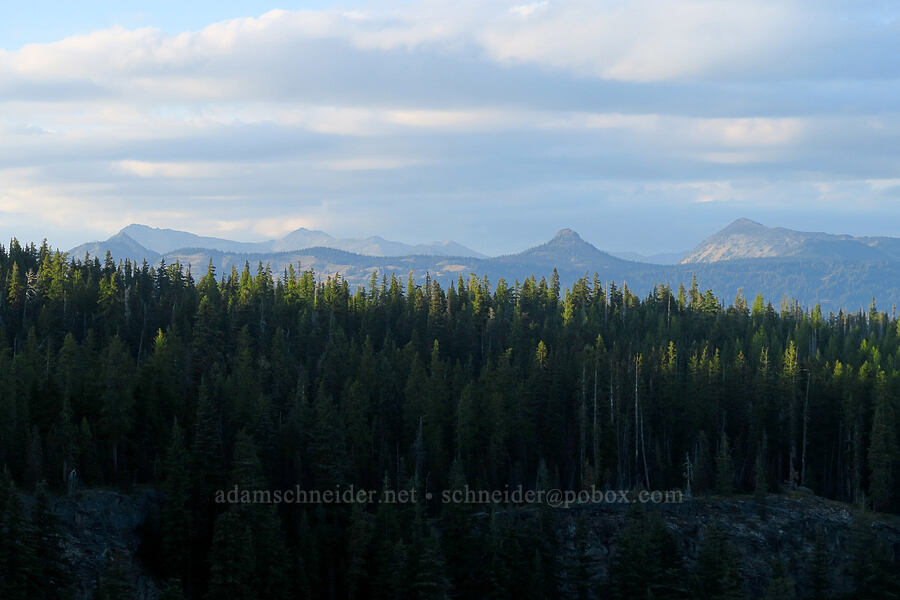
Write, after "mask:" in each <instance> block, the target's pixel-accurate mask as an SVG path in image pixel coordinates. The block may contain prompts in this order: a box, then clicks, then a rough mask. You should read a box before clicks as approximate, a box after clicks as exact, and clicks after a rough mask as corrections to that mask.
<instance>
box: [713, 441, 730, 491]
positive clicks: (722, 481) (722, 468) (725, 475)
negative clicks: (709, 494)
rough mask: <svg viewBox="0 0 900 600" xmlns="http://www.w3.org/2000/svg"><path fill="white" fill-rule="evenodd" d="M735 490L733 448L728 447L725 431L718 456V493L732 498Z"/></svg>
mask: <svg viewBox="0 0 900 600" xmlns="http://www.w3.org/2000/svg"><path fill="white" fill-rule="evenodd" d="M733 489H734V469H733V467H732V463H731V448H730V446H729V445H728V435H727V434H726V433H725V432H724V431H723V432H722V440H721V441H720V442H719V452H718V454H717V455H716V493H718V494H721V495H722V496H730V495H731V493H732V491H733Z"/></svg>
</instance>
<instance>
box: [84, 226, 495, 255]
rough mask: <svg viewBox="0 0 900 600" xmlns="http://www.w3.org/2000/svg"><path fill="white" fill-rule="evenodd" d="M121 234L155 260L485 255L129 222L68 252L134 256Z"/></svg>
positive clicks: (373, 239)
mask: <svg viewBox="0 0 900 600" xmlns="http://www.w3.org/2000/svg"><path fill="white" fill-rule="evenodd" d="M122 235H124V236H126V237H127V238H129V239H130V240H131V241H132V242H134V243H136V244H138V245H139V246H141V247H143V248H144V249H145V250H147V251H149V253H153V254H152V255H151V257H152V258H154V259H155V258H156V257H157V256H161V255H164V254H167V253H170V252H174V251H176V250H180V249H185V248H206V249H209V250H219V251H222V252H242V253H251V254H253V253H266V252H287V251H296V250H301V249H303V248H311V247H316V246H320V247H324V248H335V249H338V250H346V251H349V252H356V253H358V254H362V255H367V256H407V255H418V254H421V255H426V256H470V257H476V258H480V257H484V256H485V255H484V254H481V253H480V252H476V251H475V250H472V249H471V248H468V247H466V246H463V245H462V244H460V243H458V242H454V241H452V240H449V241H443V242H429V243H425V244H406V243H403V242H397V241H393V240H388V239H385V238H383V237H381V236H369V237H366V238H336V237H334V236H332V235H330V234H328V233H325V232H324V231H318V230H313V229H306V228H305V227H301V228H299V229H295V230H294V231H291V232H289V233H287V234H285V235H283V236H281V237H279V238H273V239H269V240H264V241H261V242H238V241H234V240H229V239H225V238H218V237H209V236H201V235H197V234H194V233H190V232H188V231H181V230H178V229H167V228H159V227H149V226H147V225H141V224H139V223H132V224H130V225H128V226H126V227H123V228H122V229H121V230H120V231H119V232H118V233H116V234H115V235H113V236H112V237H110V238H108V239H106V240H102V241H94V242H88V243H86V244H81V245H79V246H76V247H75V248H72V249H71V250H70V251H69V253H70V254H73V255H79V254H83V253H84V252H86V251H91V253H92V254H95V255H96V254H105V249H104V251H103V252H97V249H98V248H106V247H115V248H116V249H117V250H118V251H119V252H120V253H121V252H122V251H125V252H126V253H130V254H122V257H123V258H125V257H127V258H135V255H134V252H136V251H137V250H138V249H137V248H131V249H128V248H127V247H126V246H123V245H122V244H121V238H119V236H122Z"/></svg>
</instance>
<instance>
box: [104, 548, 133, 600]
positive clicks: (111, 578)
mask: <svg viewBox="0 0 900 600" xmlns="http://www.w3.org/2000/svg"><path fill="white" fill-rule="evenodd" d="M128 560H129V558H128V556H127V554H125V552H124V551H121V550H110V551H109V552H108V554H107V557H106V569H105V570H104V572H103V574H102V575H101V576H100V581H98V582H97V592H96V597H97V600H121V599H122V598H133V597H134V595H135V588H134V584H133V583H132V581H131V579H130V576H129V574H128Z"/></svg>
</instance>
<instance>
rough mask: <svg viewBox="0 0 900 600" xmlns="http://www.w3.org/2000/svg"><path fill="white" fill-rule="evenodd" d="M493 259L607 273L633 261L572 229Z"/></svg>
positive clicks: (550, 268) (540, 267) (539, 269)
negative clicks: (535, 244)
mask: <svg viewBox="0 0 900 600" xmlns="http://www.w3.org/2000/svg"><path fill="white" fill-rule="evenodd" d="M491 262H493V263H497V264H515V263H525V264H528V265H529V266H531V267H532V268H537V269H538V271H539V272H546V271H547V270H548V269H549V270H551V271H552V270H553V269H554V268H555V269H557V270H558V271H561V270H565V271H567V272H568V271H571V272H577V273H580V274H581V275H584V274H585V272H590V273H593V272H594V271H596V272H598V273H600V274H603V272H605V271H608V270H609V269H611V268H620V269H621V268H627V267H628V266H629V265H632V264H633V263H631V262H630V261H625V260H622V259H621V258H616V257H615V256H613V255H612V254H609V253H607V252H603V251H601V250H598V249H597V248H595V247H594V246H592V245H591V244H589V243H587V242H585V241H584V240H583V239H581V236H580V235H578V234H577V233H575V232H574V231H572V230H571V229H562V230H560V231H559V232H557V234H556V235H555V236H553V239H551V240H550V241H549V242H547V243H545V244H541V245H540V246H535V247H533V248H529V249H527V250H525V251H523V252H519V253H518V254H509V255H506V256H498V257H496V258H494V259H491Z"/></svg>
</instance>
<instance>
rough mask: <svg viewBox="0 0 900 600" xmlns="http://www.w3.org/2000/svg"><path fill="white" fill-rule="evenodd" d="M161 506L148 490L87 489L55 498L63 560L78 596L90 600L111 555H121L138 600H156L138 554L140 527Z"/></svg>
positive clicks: (157, 498)
mask: <svg viewBox="0 0 900 600" xmlns="http://www.w3.org/2000/svg"><path fill="white" fill-rule="evenodd" d="M160 502H161V497H160V495H159V494H158V493H157V492H154V491H152V490H140V491H136V492H134V493H132V494H122V493H119V492H114V491H107V490H87V491H84V492H80V493H78V494H77V495H75V496H72V497H60V498H56V499H54V501H53V503H52V510H53V512H54V513H55V514H56V515H57V517H59V520H60V525H61V527H62V533H63V548H64V550H65V560H66V562H68V563H69V565H70V566H71V569H72V574H73V576H74V579H75V582H76V598H78V599H79V600H87V599H89V598H93V597H94V591H95V590H96V587H97V582H98V580H99V578H100V576H101V574H102V573H103V572H104V570H105V569H106V565H107V560H108V557H109V556H110V555H111V554H116V555H117V556H121V557H124V559H125V567H126V568H125V572H126V574H127V575H128V577H129V578H130V579H131V582H132V583H133V584H134V586H135V588H136V589H137V592H138V595H137V596H136V598H138V599H142V600H144V599H146V600H152V599H154V598H156V596H157V590H156V586H155V585H154V583H153V580H152V579H151V578H150V577H149V576H148V574H147V573H146V572H145V570H144V569H143V567H142V565H141V562H140V560H139V559H138V557H137V552H138V548H139V547H140V544H141V537H140V529H141V527H142V526H143V525H144V523H145V521H146V520H147V518H148V516H149V515H150V514H151V513H152V512H153V511H154V510H155V509H156V508H157V507H158V506H159V504H160Z"/></svg>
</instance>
